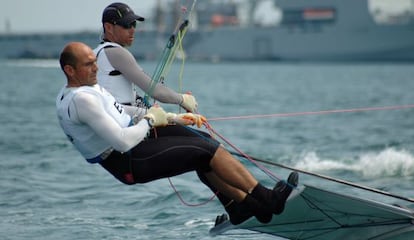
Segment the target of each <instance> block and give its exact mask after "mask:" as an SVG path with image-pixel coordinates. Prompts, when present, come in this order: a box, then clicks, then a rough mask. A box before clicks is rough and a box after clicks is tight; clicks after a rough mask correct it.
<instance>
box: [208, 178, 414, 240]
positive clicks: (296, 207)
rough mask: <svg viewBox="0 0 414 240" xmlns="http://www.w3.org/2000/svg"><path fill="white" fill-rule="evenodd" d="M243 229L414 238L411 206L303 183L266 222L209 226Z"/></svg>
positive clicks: (296, 235)
mask: <svg viewBox="0 0 414 240" xmlns="http://www.w3.org/2000/svg"><path fill="white" fill-rule="evenodd" d="M232 229H246V230H251V231H255V232H260V233H267V234H271V235H275V236H280V237H284V238H287V239H297V240H300V239H307V240H332V239H347V240H353V239H378V240H379V239H381V240H385V239H393V240H408V239H414V212H413V210H411V209H407V208H403V207H399V206H394V205H390V204H385V203H380V202H377V201H372V200H367V199H361V198H357V197H354V196H347V195H344V194H338V193H334V192H330V191H326V190H322V189H319V188H316V187H312V186H307V185H305V186H303V187H301V188H300V189H299V190H298V191H294V193H292V196H291V197H290V198H289V199H288V202H287V204H286V208H285V211H284V212H283V213H282V214H281V215H278V216H274V217H273V219H272V221H271V222H270V223H268V224H262V223H260V222H258V221H257V220H256V219H255V218H251V219H249V220H248V221H245V222H243V223H242V224H239V225H237V226H234V225H232V224H231V223H230V222H228V221H226V222H223V223H221V224H219V225H216V226H215V227H214V228H212V229H211V230H210V235H212V236H215V235H219V234H223V233H225V232H229V231H231V230H232Z"/></svg>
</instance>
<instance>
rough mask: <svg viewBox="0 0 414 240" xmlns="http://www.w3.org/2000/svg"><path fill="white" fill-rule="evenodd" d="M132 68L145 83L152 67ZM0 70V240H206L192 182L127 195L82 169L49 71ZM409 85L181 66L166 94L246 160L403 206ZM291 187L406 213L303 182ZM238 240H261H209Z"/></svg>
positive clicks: (180, 180)
mask: <svg viewBox="0 0 414 240" xmlns="http://www.w3.org/2000/svg"><path fill="white" fill-rule="evenodd" d="M141 64H142V66H143V67H144V69H145V70H146V71H147V72H148V73H149V74H151V72H152V71H153V69H154V68H155V66H156V63H155V62H143V63H141ZM174 67H176V66H174ZM0 70H1V71H0V103H1V104H0V115H1V118H0V134H1V138H0V153H1V158H0V238H1V239H10V240H12V239H13V240H15V239H53V240H55V239H62V240H66V239H190V238H191V239H210V237H209V235H208V231H209V229H210V228H211V227H213V225H214V219H215V217H216V215H218V214H221V213H222V212H223V209H222V207H221V206H220V204H219V203H218V201H217V200H213V201H208V199H209V198H210V197H211V196H212V193H211V192H209V191H208V190H207V188H206V187H204V186H203V185H202V184H201V183H200V182H199V181H198V180H197V178H196V176H195V174H193V173H188V174H184V175H182V176H178V177H174V178H171V179H170V180H171V183H170V182H169V181H168V180H167V179H162V180H159V181H155V182H152V183H148V184H144V185H134V186H126V185H123V184H121V183H119V182H117V181H116V180H115V179H114V178H113V177H112V176H111V175H109V174H108V173H106V172H105V170H103V169H102V168H101V167H100V166H99V165H91V164H88V163H86V161H85V160H84V159H82V157H81V156H80V154H79V153H78V152H77V151H76V150H75V149H74V148H73V146H71V144H70V143H69V141H68V140H67V139H66V137H65V136H64V134H63V132H62V130H61V129H60V127H59V125H58V122H57V119H56V115H55V97H56V94H57V93H58V91H59V89H60V88H61V87H62V86H63V85H64V84H65V81H66V80H65V77H64V75H63V73H62V72H61V70H60V68H59V66H58V62H57V60H3V61H1V62H0ZM412 76H414V65H413V64H412V63H400V64H394V63H336V64H333V63H278V62H255V63H252V62H243V63H215V64H213V63H190V62H188V63H187V64H186V66H185V68H184V73H183V78H182V81H181V82H180V81H178V79H179V78H180V77H179V73H178V70H174V68H173V70H172V71H171V72H170V74H169V75H168V78H167V80H166V83H165V84H167V85H168V86H170V87H171V88H174V89H176V90H179V89H180V90H181V91H184V92H185V91H191V92H192V93H193V95H195V96H196V98H197V101H198V103H199V111H200V113H202V114H204V115H205V116H206V117H207V118H210V119H212V121H211V122H210V123H211V125H212V127H213V129H214V130H215V131H216V132H218V133H219V134H220V135H221V136H222V137H223V138H225V139H226V140H227V141H228V142H230V143H231V144H232V145H234V146H235V147H237V148H239V149H240V150H241V151H243V152H245V153H247V154H249V155H251V156H253V157H256V158H259V159H265V160H268V161H271V162H275V163H281V164H284V165H287V166H291V167H294V168H298V169H301V170H304V171H309V172H313V173H317V174H321V175H327V176H330V177H332V178H338V179H342V180H346V181H350V182H353V183H355V184H358V185H363V186H368V187H371V188H377V189H381V190H383V191H387V192H391V193H393V194H396V195H400V196H404V197H414V196H413V190H412V186H413V176H414V109H412V108H411V107H407V108H403V107H402V106H407V105H410V104H414V94H413V89H414V81H413V77H412ZM163 106H164V107H165V108H166V109H167V110H169V111H178V108H177V107H174V106H168V105H163ZM387 106H394V107H395V108H393V109H383V108H384V107H387ZM372 108H374V109H375V110H373V109H372ZM357 109H365V110H361V111H357ZM368 109H371V110H370V111H368ZM333 110H335V112H333ZM321 111H327V112H326V114H316V113H320V112H321ZM281 114H285V115H281ZM264 115H268V116H267V117H265V116H264ZM215 119H216V120H215ZM220 119H221V120H220ZM213 120H214V121H213ZM226 146H228V145H226ZM228 148H229V149H232V148H231V147H230V146H228ZM232 150H233V151H234V149H232ZM242 161H243V163H244V164H245V165H246V166H247V167H248V168H249V169H250V170H251V171H252V172H253V174H254V175H255V176H256V177H257V178H258V179H259V180H260V181H262V182H263V183H264V184H265V185H267V186H269V187H270V186H272V185H273V184H274V181H272V180H271V179H270V178H269V177H268V176H267V175H266V174H264V173H263V172H262V171H261V170H259V169H258V168H257V167H255V166H254V165H253V164H251V163H249V162H247V161H245V160H242ZM171 164H174V162H173V160H172V162H171ZM264 166H265V167H266V168H267V169H269V170H270V171H271V172H272V173H273V174H274V175H275V176H276V177H278V178H285V177H286V176H287V175H288V173H289V171H287V170H284V169H281V168H278V167H275V166H271V165H264ZM300 182H301V183H305V184H309V185H314V186H317V187H320V188H324V189H329V190H332V191H336V192H339V193H343V194H351V195H356V196H360V197H364V198H369V199H375V200H379V201H382V202H386V203H399V204H402V205H408V206H409V205H411V204H412V203H410V202H405V201H401V200H398V199H394V198H389V197H385V196H382V195H378V194H374V193H371V192H369V191H363V190H359V189H357V188H355V187H349V186H344V185H341V184H338V183H333V182H330V181H327V180H324V179H321V178H318V177H312V176H307V175H306V174H301V175H300ZM173 187H174V188H175V189H176V190H173ZM178 194H179V195H178ZM178 196H181V197H182V199H183V201H181V200H180V199H179V197H178ZM183 202H184V203H185V204H184V203H183ZM191 204H194V205H200V206H197V207H195V206H187V205H191ZM240 238H244V239H251V238H254V239H270V237H269V236H267V235H263V234H259V235H258V234H247V235H246V234H245V233H243V234H238V233H237V231H236V232H234V234H232V235H225V236H220V237H217V238H216V239H240Z"/></svg>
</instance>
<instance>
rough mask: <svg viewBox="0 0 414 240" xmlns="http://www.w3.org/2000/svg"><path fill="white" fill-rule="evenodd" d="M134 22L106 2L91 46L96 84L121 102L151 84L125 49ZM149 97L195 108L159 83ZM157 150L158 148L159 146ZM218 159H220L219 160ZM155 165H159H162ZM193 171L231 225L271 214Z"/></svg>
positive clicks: (171, 131) (170, 132)
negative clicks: (99, 35)
mask: <svg viewBox="0 0 414 240" xmlns="http://www.w3.org/2000/svg"><path fill="white" fill-rule="evenodd" d="M136 21H144V18H143V17H140V16H138V15H136V14H135V13H134V12H133V11H132V9H131V8H130V7H129V6H128V5H126V4H124V3H112V4H110V5H109V6H107V7H106V8H105V9H104V11H103V14H102V24H103V31H104V33H103V41H102V42H101V43H100V44H99V46H98V47H97V48H95V49H94V53H95V54H96V57H97V65H98V72H97V79H98V83H99V85H101V86H103V87H104V88H105V89H106V90H108V92H110V93H111V94H112V95H113V96H114V97H115V99H116V100H117V101H118V102H119V103H121V104H122V105H134V103H135V101H136V99H137V96H136V93H135V91H134V88H133V84H135V85H137V86H138V87H140V88H141V89H142V90H143V91H145V92H149V91H148V90H149V89H150V86H151V78H150V77H149V76H148V75H147V74H146V73H145V72H144V71H143V69H142V68H141V67H140V66H139V65H138V64H137V62H136V60H135V58H134V57H133V55H132V54H131V53H130V52H129V51H128V50H127V49H126V47H128V46H131V45H132V42H133V41H134V35H135V27H136ZM152 97H153V98H155V99H156V100H158V101H160V102H163V103H172V104H179V105H180V106H181V107H183V108H184V109H185V110H187V111H190V112H195V111H196V108H197V102H196V100H195V98H194V97H193V96H192V95H189V94H178V93H176V92H175V91H173V90H171V89H169V88H167V87H165V86H164V85H161V84H157V85H156V87H155V88H154V90H153V91H152ZM157 134H158V137H163V138H166V137H172V138H171V139H174V141H178V142H177V143H176V144H179V143H180V142H179V141H180V140H179V139H180V138H182V137H185V138H187V137H189V138H194V137H195V136H196V138H198V139H199V141H205V140H204V139H203V138H205V136H206V134H205V133H203V132H200V131H196V130H194V129H192V130H191V131H190V130H188V129H186V128H185V127H183V126H180V125H175V126H174V127H168V128H162V131H161V130H158V131H157ZM194 139H195V138H194ZM161 150H162V147H161V146H160V151H161ZM171 160H173V159H171ZM218 161H221V159H220V160H218ZM166 162H167V161H166ZM159 167H160V168H162V167H163V166H159ZM183 167H184V166H183ZM147 170H148V171H151V169H147ZM196 172H197V174H198V176H199V178H200V180H201V181H202V182H203V183H205V184H206V185H207V186H208V187H209V188H210V189H211V190H212V191H213V192H214V193H216V194H217V197H218V199H219V200H220V202H221V203H222V205H223V206H224V207H225V209H226V211H227V213H228V214H229V217H230V221H231V222H232V223H233V224H239V223H241V222H243V221H245V220H247V219H248V218H250V217H252V216H256V218H258V219H259V221H261V222H269V221H270V219H271V217H272V214H268V213H263V212H266V211H263V210H261V211H262V212H261V213H258V212H255V211H257V209H255V210H253V211H252V208H251V206H248V205H249V204H251V202H250V203H249V204H247V203H246V202H245V201H242V202H240V200H235V199H234V198H230V197H228V196H226V195H225V194H222V193H220V192H219V191H218V190H217V188H216V187H215V186H214V185H216V183H215V184H213V183H212V182H211V179H210V180H209V179H208V178H207V177H206V174H205V173H204V172H203V171H196ZM148 174H150V173H148ZM277 188H278V189H279V190H280V189H282V188H283V187H281V186H280V185H279V186H278V187H277ZM262 190H263V189H262ZM260 191H261V190H260ZM263 191H264V190H263ZM284 191H286V189H285V190H284ZM247 201H248V202H249V201H253V202H254V201H255V200H253V199H250V198H248V200H247ZM259 208H260V207H259ZM259 212H260V210H259Z"/></svg>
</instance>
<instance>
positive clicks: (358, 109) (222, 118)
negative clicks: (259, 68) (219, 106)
mask: <svg viewBox="0 0 414 240" xmlns="http://www.w3.org/2000/svg"><path fill="white" fill-rule="evenodd" d="M408 108H414V104H409V105H396V106H384V107H364V108H349V109H334V110H322V111H307V112H290V113H273V114H258V115H245V116H233V117H216V118H209V119H208V121H225V120H236V119H237V120H240V119H254V118H272V117H295V116H304V115H324V114H333V113H351V112H368V111H384V110H401V109H408Z"/></svg>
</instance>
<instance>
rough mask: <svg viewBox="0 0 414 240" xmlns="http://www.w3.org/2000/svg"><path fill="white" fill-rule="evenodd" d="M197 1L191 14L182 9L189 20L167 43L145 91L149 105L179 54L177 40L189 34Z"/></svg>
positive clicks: (146, 101)
mask: <svg viewBox="0 0 414 240" xmlns="http://www.w3.org/2000/svg"><path fill="white" fill-rule="evenodd" d="M196 2H197V1H196V0H193V3H192V6H191V9H190V11H189V12H187V11H186V9H185V8H182V13H183V15H185V13H187V18H185V20H184V21H182V23H181V24H179V25H177V27H176V29H175V30H174V32H173V34H172V35H171V36H170V38H169V39H168V41H167V44H166V45H165V47H164V50H163V52H162V55H161V58H160V61H159V62H158V64H157V66H156V68H155V71H154V74H153V76H152V78H151V85H150V87H149V89H148V90H147V91H145V96H144V102H145V103H149V98H150V97H151V96H152V94H153V91H154V89H155V86H156V85H157V83H159V82H164V80H165V78H166V75H167V74H168V72H169V70H170V67H171V65H172V62H173V60H174V59H175V56H176V53H177V39H178V40H179V42H181V41H182V39H183V38H184V35H185V33H186V32H187V29H188V26H189V20H188V19H189V18H190V16H191V15H192V12H193V10H194V7H195V4H196ZM180 20H181V18H180Z"/></svg>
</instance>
